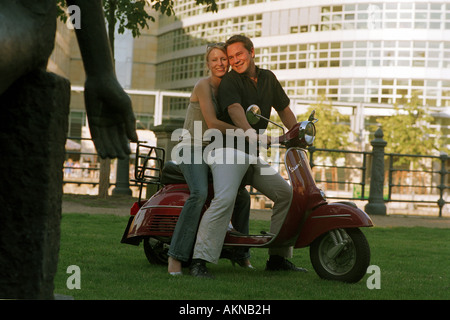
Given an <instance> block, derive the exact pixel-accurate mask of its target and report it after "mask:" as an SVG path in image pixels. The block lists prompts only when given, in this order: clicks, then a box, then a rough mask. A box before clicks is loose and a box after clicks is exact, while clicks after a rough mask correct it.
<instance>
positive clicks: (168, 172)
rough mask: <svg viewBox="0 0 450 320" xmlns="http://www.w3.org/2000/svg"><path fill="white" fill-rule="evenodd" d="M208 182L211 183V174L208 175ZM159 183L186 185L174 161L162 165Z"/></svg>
mask: <svg viewBox="0 0 450 320" xmlns="http://www.w3.org/2000/svg"><path fill="white" fill-rule="evenodd" d="M208 178H209V182H212V178H211V173H209V175H208ZM161 183H162V184H164V185H166V184H176V183H183V184H186V183H187V182H186V179H184V175H183V172H181V169H180V167H179V166H178V164H176V163H175V162H174V161H167V162H166V163H165V164H164V168H163V170H162V177H161Z"/></svg>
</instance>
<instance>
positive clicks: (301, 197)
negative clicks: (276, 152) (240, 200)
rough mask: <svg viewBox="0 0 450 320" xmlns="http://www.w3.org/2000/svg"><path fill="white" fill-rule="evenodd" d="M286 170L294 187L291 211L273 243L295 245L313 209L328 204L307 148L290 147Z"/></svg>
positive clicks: (286, 158) (287, 154)
mask: <svg viewBox="0 0 450 320" xmlns="http://www.w3.org/2000/svg"><path fill="white" fill-rule="evenodd" d="M285 164H286V170H287V172H288V175H289V180H290V182H291V187H292V189H293V190H292V191H293V192H292V194H293V196H292V200H291V206H290V209H289V212H288V213H287V215H286V218H285V220H284V223H283V225H282V227H281V229H280V231H279V233H278V235H277V238H276V239H275V240H274V242H273V243H271V244H273V245H293V244H294V243H295V242H296V239H297V237H298V235H299V233H300V231H301V230H302V228H303V225H304V222H305V221H306V218H307V217H308V213H309V212H311V209H312V208H314V207H317V206H319V205H322V204H326V200H325V199H324V198H323V192H322V191H321V190H320V189H319V188H318V187H317V186H316V183H315V181H314V178H313V175H312V171H311V167H310V166H309V161H308V157H307V154H306V150H305V149H301V148H290V149H288V150H287V151H286V155H285Z"/></svg>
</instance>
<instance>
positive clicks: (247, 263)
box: [230, 259, 255, 269]
mask: <svg viewBox="0 0 450 320" xmlns="http://www.w3.org/2000/svg"><path fill="white" fill-rule="evenodd" d="M230 261H231V264H232V265H233V267H234V266H235V264H236V263H237V264H238V266H240V267H241V268H247V269H255V268H254V267H253V266H252V264H251V263H250V260H248V259H240V260H234V259H230Z"/></svg>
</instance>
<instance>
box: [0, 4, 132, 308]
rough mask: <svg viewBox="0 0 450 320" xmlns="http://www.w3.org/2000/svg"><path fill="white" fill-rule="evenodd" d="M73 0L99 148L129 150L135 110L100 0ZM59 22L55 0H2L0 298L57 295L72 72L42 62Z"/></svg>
mask: <svg viewBox="0 0 450 320" xmlns="http://www.w3.org/2000/svg"><path fill="white" fill-rule="evenodd" d="M67 4H68V5H76V6H78V8H79V9H80V12H81V26H80V27H81V28H79V29H76V35H77V38H78V44H79V47H80V50H81V54H82V58H83V63H84V67H85V71H86V83H85V105H86V111H87V116H88V121H89V127H90V130H91V136H92V138H93V140H94V144H95V146H96V148H97V151H98V153H99V155H100V156H101V157H102V158H116V157H119V158H126V155H127V154H128V153H130V148H129V140H131V141H137V134H136V130H135V117H134V114H133V111H132V108H131V100H130V98H129V97H128V95H127V94H126V93H125V92H124V90H123V89H122V88H121V87H120V85H119V83H118V81H117V78H116V76H115V72H114V68H113V63H112V61H113V60H112V55H111V49H110V47H109V42H108V41H107V35H106V28H105V20H104V17H103V8H102V2H101V0H67ZM55 32H56V1H55V0H0V114H1V115H0V150H1V152H0V154H1V156H0V181H1V183H0V299H2V298H7V299H53V296H54V294H53V288H54V284H53V279H54V276H55V274H56V270H57V265H58V253H59V240H60V220H61V202H62V189H63V188H62V183H63V179H62V178H63V177H62V168H63V161H64V158H65V150H64V143H65V140H66V135H67V128H68V114H69V101H70V83H69V82H68V80H67V79H64V78H62V77H60V76H58V75H55V74H53V73H49V72H46V66H47V61H48V58H49V56H50V54H51V52H52V50H53V47H54V39H55ZM66 267H67V266H66Z"/></svg>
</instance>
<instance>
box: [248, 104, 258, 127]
mask: <svg viewBox="0 0 450 320" xmlns="http://www.w3.org/2000/svg"><path fill="white" fill-rule="evenodd" d="M245 115H246V117H247V121H248V123H249V124H256V123H258V122H259V119H260V116H261V109H260V108H259V107H258V106H257V105H256V104H252V105H251V106H250V107H248V108H247V111H246V112H245Z"/></svg>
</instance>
